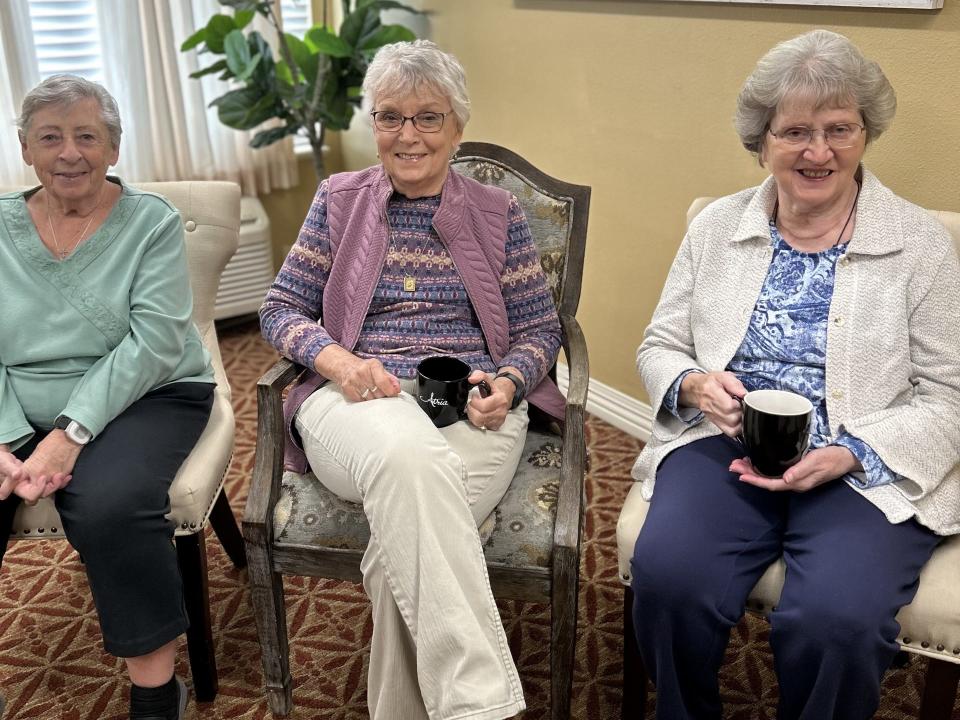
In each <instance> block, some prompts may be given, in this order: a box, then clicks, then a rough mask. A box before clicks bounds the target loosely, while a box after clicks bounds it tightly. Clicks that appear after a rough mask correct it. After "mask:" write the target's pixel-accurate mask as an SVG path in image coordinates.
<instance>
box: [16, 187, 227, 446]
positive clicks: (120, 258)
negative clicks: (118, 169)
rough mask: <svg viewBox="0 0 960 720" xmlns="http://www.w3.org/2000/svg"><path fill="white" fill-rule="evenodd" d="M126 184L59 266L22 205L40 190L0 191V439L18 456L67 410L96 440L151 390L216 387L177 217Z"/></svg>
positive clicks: (153, 197) (163, 202) (161, 202)
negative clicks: (179, 385) (177, 385)
mask: <svg viewBox="0 0 960 720" xmlns="http://www.w3.org/2000/svg"><path fill="white" fill-rule="evenodd" d="M111 180H113V181H114V182H119V181H117V180H115V179H111ZM122 188H123V192H122V194H121V196H120V199H119V201H118V202H117V204H116V206H115V207H114V208H113V210H112V212H111V213H110V215H109V217H108V218H107V219H106V221H105V222H104V223H103V225H101V226H100V228H99V229H98V230H97V231H96V232H95V233H94V234H93V235H92V236H91V237H90V238H89V239H87V240H86V242H84V243H83V244H81V245H80V247H79V248H77V250H76V252H74V253H73V254H72V255H71V256H70V257H68V258H67V259H66V260H64V261H62V262H57V260H55V259H54V258H53V256H52V255H51V254H50V252H49V251H48V250H47V249H46V247H45V246H44V245H43V243H42V242H41V240H40V236H39V235H38V234H37V230H36V228H35V227H34V225H33V221H32V219H31V218H30V213H29V211H28V210H27V204H26V199H27V198H28V197H30V195H31V194H32V193H34V192H36V190H37V189H38V188H35V189H33V190H28V191H26V192H16V193H8V194H5V195H0V443H3V444H7V445H9V446H10V448H11V449H16V448H17V447H19V446H20V445H22V444H23V443H25V442H27V440H29V439H30V437H31V436H32V435H33V433H34V429H35V428H36V429H41V430H48V429H50V428H51V427H52V426H53V421H54V420H55V419H56V417H57V416H58V415H60V414H64V415H67V416H68V417H71V418H73V419H74V420H76V421H77V422H79V423H80V424H81V425H83V426H84V427H86V428H87V429H89V430H90V431H91V432H92V433H93V435H94V437H96V436H97V435H98V434H99V433H100V432H101V431H102V430H103V428H104V427H105V426H106V425H107V424H108V423H109V422H110V421H111V420H113V419H114V418H115V417H117V415H119V414H120V413H121V412H123V411H124V410H125V409H126V408H127V407H129V406H130V405H131V404H132V403H133V402H135V401H136V400H138V399H139V398H141V397H143V395H144V394H146V393H147V392H149V391H150V390H153V389H154V388H157V387H159V386H161V385H166V384H168V383H171V382H176V381H186V382H214V379H213V371H212V369H211V367H210V357H209V355H208V353H207V351H206V350H205V349H204V347H203V344H202V343H201V341H200V335H199V333H198V332H197V329H196V327H195V326H194V324H193V321H192V319H191V312H192V306H193V301H192V297H191V293H190V280H189V277H188V275H187V261H186V251H185V248H184V242H183V226H182V224H181V221H180V216H179V215H178V213H177V211H176V210H175V209H174V208H173V207H172V206H171V205H170V204H169V203H168V202H167V201H166V200H164V199H163V198H161V197H160V196H159V195H154V194H152V193H146V192H141V191H139V190H137V189H135V188H131V187H129V186H127V185H122Z"/></svg>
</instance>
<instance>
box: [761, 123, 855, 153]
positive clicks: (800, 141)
mask: <svg viewBox="0 0 960 720" xmlns="http://www.w3.org/2000/svg"><path fill="white" fill-rule="evenodd" d="M864 130H866V128H865V127H864V126H863V125H858V124H857V123H836V124H834V125H827V126H826V127H825V128H822V129H821V128H808V127H806V126H804V125H796V126H794V127H788V128H784V129H783V130H780V131H779V132H774V131H773V130H772V129H768V130H767V132H769V133H770V134H771V135H773V136H774V137H775V138H776V139H777V140H780V141H781V142H784V143H786V144H787V145H793V146H795V147H797V148H800V147H806V146H807V145H809V144H810V143H812V142H813V138H814V136H816V134H817V133H820V134H821V135H823V141H824V142H825V143H826V144H827V145H829V146H830V147H831V148H835V149H837V150H842V149H843V148H848V147H853V146H854V145H856V144H857V140H859V139H860V134H861V133H862V132H863V131H864Z"/></svg>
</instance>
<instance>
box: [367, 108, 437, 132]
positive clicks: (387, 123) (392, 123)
mask: <svg viewBox="0 0 960 720" xmlns="http://www.w3.org/2000/svg"><path fill="white" fill-rule="evenodd" d="M451 114H453V111H452V110H451V111H450V112H432V111H427V112H421V113H417V114H416V115H411V116H409V117H407V116H406V115H401V114H400V113H398V112H396V111H394V110H374V111H373V112H372V113H370V115H371V116H372V117H373V124H374V126H375V127H376V128H377V130H379V131H381V132H400V131H401V130H402V129H403V125H404V123H406V122H407V120H409V121H410V122H412V123H413V126H414V127H415V128H416V129H417V130H419V131H420V132H422V133H435V132H440V130H441V129H442V128H443V121H444V118H446V117H447V115H451Z"/></svg>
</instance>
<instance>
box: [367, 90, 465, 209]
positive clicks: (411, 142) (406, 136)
mask: <svg viewBox="0 0 960 720" xmlns="http://www.w3.org/2000/svg"><path fill="white" fill-rule="evenodd" d="M374 110H378V111H379V110H390V111H393V112H398V113H400V114H401V115H403V116H405V117H412V116H414V115H416V114H417V113H422V112H439V113H450V111H451V107H450V101H449V100H448V99H447V98H446V97H445V96H444V95H442V94H440V93H438V92H437V91H435V90H434V89H432V88H429V87H421V88H419V89H418V90H417V91H416V92H414V93H411V94H408V95H404V96H401V97H392V96H390V95H387V96H381V97H378V98H377V100H376V103H375V104H374ZM373 135H374V138H375V139H376V141H377V153H378V154H379V156H380V162H381V163H383V168H384V170H386V172H387V175H388V176H389V177H390V181H391V182H392V183H393V188H394V190H396V191H397V192H399V193H402V194H403V195H406V196H407V197H409V198H418V197H427V196H429V195H437V194H439V192H440V190H441V189H442V188H443V181H444V180H445V179H446V177H447V171H448V169H449V167H450V165H449V163H450V158H451V157H452V156H453V153H454V151H455V150H456V148H457V145H459V144H460V138H461V137H462V136H463V131H462V130H461V129H460V127H459V125H458V123H457V118H456V116H455V115H453V114H452V113H451V114H449V115H447V116H446V117H445V118H444V120H443V127H442V128H440V131H439V132H435V133H424V132H420V131H419V130H417V129H416V128H415V127H414V126H413V122H412V121H410V120H407V121H406V122H405V123H404V124H403V127H402V128H401V129H400V131H399V132H384V131H382V130H378V129H377V128H376V125H374V128H373Z"/></svg>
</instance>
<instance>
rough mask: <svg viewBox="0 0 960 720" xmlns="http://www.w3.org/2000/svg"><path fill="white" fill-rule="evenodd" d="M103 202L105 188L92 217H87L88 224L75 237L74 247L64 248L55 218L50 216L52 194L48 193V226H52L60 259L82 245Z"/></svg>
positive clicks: (92, 212)
mask: <svg viewBox="0 0 960 720" xmlns="http://www.w3.org/2000/svg"><path fill="white" fill-rule="evenodd" d="M101 202H103V190H102V189H101V190H100V197H99V198H97V205H96V207H94V208H93V210H91V211H90V217H89V218H88V219H87V224H86V225H84V226H83V229H82V230H80V233H79V234H78V235H76V236H75V237H74V238H73V247H69V246H67V247H66V248H64V249H61V247H60V241H59V240H58V239H57V230H56V228H55V227H54V226H53V218H52V217H51V216H50V195H49V193H48V194H47V226H48V227H49V228H50V234H51V235H53V245H54V247H55V248H56V249H57V257H58V258H59V259H60V260H66V259H67V257H68V256H69V255H70V253H72V252H73V251H74V250H76V249H77V248H78V247H80V243H82V242H83V238H84V236H85V235H86V234H87V230H89V229H90V225H91V223H93V216H94V215H96V214H97V210H99V209H100V203H101Z"/></svg>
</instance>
